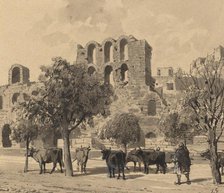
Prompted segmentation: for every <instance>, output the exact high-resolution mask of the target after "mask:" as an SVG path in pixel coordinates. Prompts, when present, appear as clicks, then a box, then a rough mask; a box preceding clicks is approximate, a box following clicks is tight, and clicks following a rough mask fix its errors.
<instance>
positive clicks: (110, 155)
mask: <svg viewBox="0 0 224 193" xmlns="http://www.w3.org/2000/svg"><path fill="white" fill-rule="evenodd" d="M101 153H102V154H103V155H102V159H103V160H106V164H107V168H108V171H109V177H110V178H112V177H113V178H114V177H115V169H117V170H118V176H117V179H119V178H120V177H121V175H120V173H121V172H122V177H123V179H124V180H125V175H124V168H125V156H126V155H125V153H124V152H123V151H114V150H111V149H104V150H102V151H101Z"/></svg>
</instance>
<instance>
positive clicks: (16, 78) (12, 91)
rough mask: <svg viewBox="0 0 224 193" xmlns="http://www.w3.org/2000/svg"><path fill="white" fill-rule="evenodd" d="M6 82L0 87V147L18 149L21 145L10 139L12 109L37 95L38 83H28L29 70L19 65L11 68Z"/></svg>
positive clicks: (13, 117) (13, 114) (13, 116)
mask: <svg viewBox="0 0 224 193" xmlns="http://www.w3.org/2000/svg"><path fill="white" fill-rule="evenodd" d="M8 80H9V82H8V84H7V85H3V86H0V147H19V146H20V145H22V144H16V143H15V142H14V141H12V140H11V137H10V134H11V127H12V126H11V123H12V121H15V118H16V117H15V113H14V112H13V111H12V109H13V106H14V105H15V104H16V103H17V102H21V101H24V100H27V99H28V97H29V96H31V95H36V94H38V93H37V92H38V91H37V90H38V87H40V83H38V82H30V80H29V69H28V68H26V67H24V66H22V65H20V64H14V65H12V66H11V68H10V70H9V72H8ZM48 138H49V136H48ZM38 143H39V144H40V142H38ZM41 145H42V146H43V144H41Z"/></svg>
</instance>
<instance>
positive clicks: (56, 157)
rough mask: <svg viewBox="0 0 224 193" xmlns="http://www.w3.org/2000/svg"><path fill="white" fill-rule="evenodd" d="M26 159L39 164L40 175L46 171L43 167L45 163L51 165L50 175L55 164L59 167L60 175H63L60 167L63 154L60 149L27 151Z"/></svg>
mask: <svg viewBox="0 0 224 193" xmlns="http://www.w3.org/2000/svg"><path fill="white" fill-rule="evenodd" d="M27 155H28V157H32V158H33V159H34V160H36V161H37V162H38V163H39V166H40V174H42V173H43V170H44V173H45V171H46V168H45V165H46V163H53V168H52V170H51V172H50V174H52V173H53V172H54V170H55V168H56V166H57V163H59V165H60V169H61V173H63V170H62V166H63V165H64V163H63V153H62V149H61V148H47V149H35V148H33V147H32V148H30V149H28V154H27Z"/></svg>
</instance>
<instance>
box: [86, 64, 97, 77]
mask: <svg viewBox="0 0 224 193" xmlns="http://www.w3.org/2000/svg"><path fill="white" fill-rule="evenodd" d="M95 72H96V69H95V68H94V67H93V66H90V67H89V68H88V74H89V75H90V76H92V75H94V74H95Z"/></svg>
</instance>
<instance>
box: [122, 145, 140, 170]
mask: <svg viewBox="0 0 224 193" xmlns="http://www.w3.org/2000/svg"><path fill="white" fill-rule="evenodd" d="M136 152H137V150H136V149H133V150H131V151H130V152H129V153H128V155H127V157H126V164H127V163H128V162H133V163H134V172H135V171H136V163H138V168H139V171H141V162H142V159H141V157H138V156H137V155H136Z"/></svg>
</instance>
